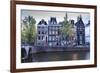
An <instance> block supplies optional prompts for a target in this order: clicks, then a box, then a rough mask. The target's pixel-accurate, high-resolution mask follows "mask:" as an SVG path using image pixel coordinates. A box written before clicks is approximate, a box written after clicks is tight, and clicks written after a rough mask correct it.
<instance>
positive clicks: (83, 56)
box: [22, 51, 90, 62]
mask: <svg viewBox="0 0 100 73" xmlns="http://www.w3.org/2000/svg"><path fill="white" fill-rule="evenodd" d="M89 58H90V53H89V51H74V52H41V53H35V54H30V56H29V57H28V58H27V59H26V60H24V61H22V62H48V61H68V60H87V59H89Z"/></svg>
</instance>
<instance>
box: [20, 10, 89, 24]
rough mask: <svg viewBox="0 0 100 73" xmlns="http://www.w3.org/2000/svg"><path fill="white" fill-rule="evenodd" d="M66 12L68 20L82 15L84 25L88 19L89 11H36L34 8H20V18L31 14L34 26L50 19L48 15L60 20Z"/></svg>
mask: <svg viewBox="0 0 100 73" xmlns="http://www.w3.org/2000/svg"><path fill="white" fill-rule="evenodd" d="M66 13H67V16H68V20H71V19H72V20H74V21H75V22H77V17H78V16H80V15H81V16H82V20H83V22H84V24H85V25H86V24H87V23H88V21H89V20H90V14H89V13H82V12H61V11H59V12H56V11H55V12H54V11H36V10H22V11H21V19H22V20H23V19H24V18H25V17H27V16H33V18H35V20H36V26H37V24H38V23H39V21H41V20H42V19H44V20H45V21H46V22H47V23H48V21H49V20H50V17H56V19H57V22H58V23H59V22H62V21H63V20H64V17H65V15H66Z"/></svg>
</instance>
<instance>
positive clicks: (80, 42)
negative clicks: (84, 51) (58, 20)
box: [80, 35, 82, 44]
mask: <svg viewBox="0 0 100 73" xmlns="http://www.w3.org/2000/svg"><path fill="white" fill-rule="evenodd" d="M80 44H82V35H81V36H80Z"/></svg>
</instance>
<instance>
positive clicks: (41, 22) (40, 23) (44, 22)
mask: <svg viewBox="0 0 100 73" xmlns="http://www.w3.org/2000/svg"><path fill="white" fill-rule="evenodd" d="M42 24H44V25H47V22H46V21H45V20H44V19H42V20H41V21H40V22H39V23H38V25H42Z"/></svg>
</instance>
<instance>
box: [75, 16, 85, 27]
mask: <svg viewBox="0 0 100 73" xmlns="http://www.w3.org/2000/svg"><path fill="white" fill-rule="evenodd" d="M75 25H76V26H77V27H85V25H84V22H83V20H82V18H81V17H80V18H79V20H78V21H77V22H76V23H75Z"/></svg>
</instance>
